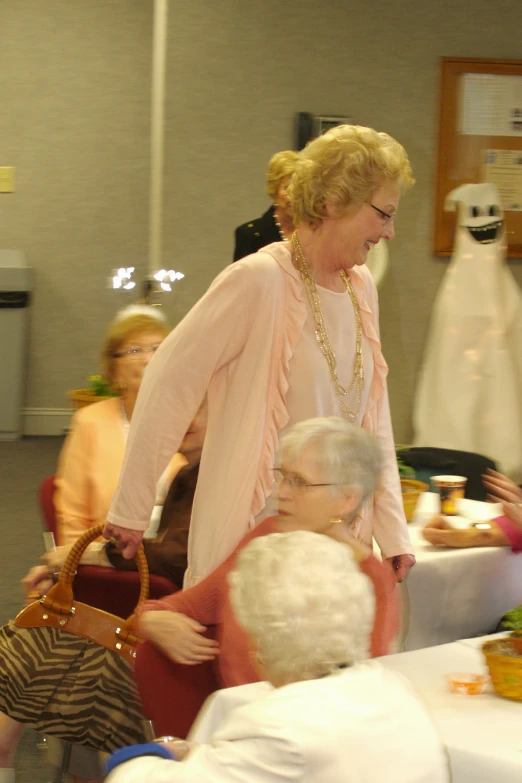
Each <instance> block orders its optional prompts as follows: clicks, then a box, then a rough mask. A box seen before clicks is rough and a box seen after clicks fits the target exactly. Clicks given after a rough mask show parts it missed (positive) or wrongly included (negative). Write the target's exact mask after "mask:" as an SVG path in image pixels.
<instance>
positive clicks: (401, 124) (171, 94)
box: [0, 0, 522, 441]
mask: <svg viewBox="0 0 522 783" xmlns="http://www.w3.org/2000/svg"><path fill="white" fill-rule="evenodd" d="M151 25H152V2H145V0H126V1H125V2H124V1H123V0H103V1H102V0H83V1H82V2H78V0H76V2H70V0H69V2H67V1H66V0H45V1H44V0H24V2H23V3H21V2H20V0H2V2H1V3H0V36H1V46H0V74H1V76H0V90H1V94H2V97H3V111H2V112H1V114H0V158H1V160H0V165H16V166H17V167H18V183H19V187H18V190H17V193H16V194H15V195H14V196H2V197H0V237H1V239H0V245H3V246H7V247H8V246H14V247H22V248H23V249H25V250H26V252H27V254H28V258H29V261H30V263H31V264H32V265H33V266H34V268H35V283H36V292H35V301H34V307H33V310H32V340H31V364H30V366H31V371H30V378H29V389H28V399H27V405H28V406H30V407H31V406H33V407H38V406H48V407H53V406H56V407H61V406H63V404H64V402H63V392H64V390H65V389H67V388H71V387H73V386H76V385H79V384H81V382H82V378H83V377H84V376H85V375H87V374H89V373H90V372H91V371H92V370H93V366H94V357H95V354H96V350H97V346H98V342H99V339H100V336H101V333H102V330H103V326H104V324H105V322H106V321H107V319H108V318H109V316H110V314H111V313H112V311H113V309H114V308H115V306H116V304H115V302H116V300H118V302H120V300H121V299H120V298H118V297H117V295H116V294H112V293H110V292H106V291H105V289H104V287H103V286H104V282H105V278H106V277H107V275H108V272H109V271H110V269H112V268H113V267H115V266H119V265H120V264H123V263H125V264H132V265H134V266H137V267H139V266H141V268H142V269H143V268H144V265H145V263H146V253H147V223H148V165H149V147H148V145H149V140H148V113H149V88H150V57H151V29H152V28H151ZM519 33H520V0H499V2H497V3H491V2H490V1H489V0H475V2H474V3H469V2H468V0H450V1H449V2H443V0H391V1H389V2H387V3H385V4H377V5H375V4H371V3H368V2H343V0H321V2H311V0H299V2H296V1H295V0H293V1H290V2H281V0H263V2H260V0H251V2H240V0H219V2H216V0H196V1H195V2H194V0H191V1H190V2H189V1H188V0H170V16H169V31H168V39H169V59H168V69H167V70H168V72H167V77H168V82H167V83H168V95H167V108H166V151H165V152H166V164H165V182H166V185H165V216H164V232H163V241H164V262H165V264H168V265H169V266H173V267H174V268H176V269H180V270H181V271H183V272H184V273H185V274H186V278H185V280H184V281H183V282H182V283H180V284H179V285H178V290H177V292H176V295H175V297H174V298H173V299H172V300H171V301H170V303H169V304H168V306H167V310H168V312H169V314H170V315H171V317H172V319H173V321H176V320H178V319H179V318H180V317H182V315H183V314H184V313H185V312H186V311H187V309H188V308H189V307H190V306H191V305H192V304H193V303H194V302H195V301H196V299H197V298H198V297H199V296H200V295H201V294H202V293H203V291H204V290H205V289H206V287H207V286H208V284H209V282H210V280H211V279H212V278H213V277H214V276H215V274H216V273H217V272H218V271H219V270H220V269H222V268H223V267H224V266H225V265H226V264H227V263H228V262H229V260H230V258H231V253H232V237H233V229H234V227H235V226H236V225H237V224H239V223H241V222H243V221H244V220H247V219H249V218H252V217H254V216H257V215H258V214H260V213H261V212H262V211H263V210H264V209H265V208H266V206H267V205H268V202H267V200H266V198H265V197H264V196H263V190H264V171H265V167H266V162H267V160H268V158H269V157H270V155H271V154H272V153H274V152H275V151H277V150H279V149H283V148H286V147H289V146H292V145H293V141H294V128H293V121H294V115H295V112H297V111H311V112H314V113H335V114H346V115H348V116H350V117H352V118H353V120H354V121H355V122H357V123H359V124H365V125H372V126H374V127H376V128H378V129H379V130H386V131H388V132H389V133H391V134H392V135H394V136H396V137H397V138H398V139H399V140H400V141H401V142H402V143H403V144H404V145H405V147H406V148H407V149H408V151H409V153H410V157H411V160H412V164H413V167H414V173H415V176H416V178H417V183H418V184H417V185H416V187H415V189H414V190H413V191H412V192H411V193H410V194H409V195H408V196H407V197H405V199H404V201H403V204H401V210H400V216H399V218H398V220H397V238H396V239H395V241H394V242H393V243H392V244H391V245H390V255H391V271H390V272H389V274H388V277H387V279H386V280H385V283H384V285H383V288H382V291H381V330H382V337H383V344H384V349H385V355H386V357H387V359H388V362H389V364H390V380H389V383H390V393H391V400H392V412H393V418H394V424H395V430H396V436H397V440H401V441H406V440H408V438H409V437H410V435H411V403H412V396H413V392H414V382H415V377H416V373H417V369H418V366H419V363H420V361H421V356H422V347H423V342H424V339H425V335H426V330H427V326H428V319H429V312H430V308H431V304H432V301H433V296H434V294H435V292H436V290H437V287H438V285H439V282H440V279H441V276H442V274H443V272H444V270H445V267H446V262H445V261H443V260H440V259H435V258H434V257H433V256H432V252H431V245H432V213H433V189H434V172H435V165H436V160H435V155H436V124H437V101H438V68H439V58H440V57H441V56H460V57H465V56H477V57H492V58H516V57H519V56H520V35H519ZM512 267H513V268H514V269H515V273H516V274H517V277H519V279H520V280H521V281H522V274H519V270H518V267H517V265H516V264H512ZM70 268H72V269H73V270H74V277H73V279H72V280H70V281H66V279H65V277H64V275H65V272H66V270H67V269H70Z"/></svg>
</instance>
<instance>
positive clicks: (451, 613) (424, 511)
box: [402, 492, 522, 651]
mask: <svg viewBox="0 0 522 783" xmlns="http://www.w3.org/2000/svg"><path fill="white" fill-rule="evenodd" d="M436 503H437V496H436V495H435V494H434V493H431V492H426V493H424V494H423V495H422V496H421V498H420V501H419V503H418V505H417V510H416V512H415V515H414V518H413V522H412V523H411V524H410V525H409V528H410V535H411V539H412V544H413V551H414V553H415V557H416V558H417V565H416V566H415V568H412V570H411V571H410V574H409V576H408V579H407V581H406V584H405V586H403V588H402V595H403V604H404V610H403V625H404V628H403V633H402V647H403V649H404V650H406V651H409V650H418V649H421V648H424V647H431V646H433V645H437V644H444V643H446V642H453V641H456V640H458V639H462V638H464V637H472V636H480V635H482V634H485V633H490V632H491V631H493V630H494V629H495V627H496V624H497V623H498V621H499V619H500V618H501V617H502V615H503V614H504V613H505V612H507V611H509V610H510V609H513V608H514V607H515V606H517V605H518V604H520V603H521V602H522V556H520V555H514V554H513V553H512V552H511V549H510V548H509V547H482V548H470V549H444V548H441V547H434V546H432V545H431V544H429V543H428V542H427V541H425V540H424V539H423V538H422V535H421V527H422V525H423V524H425V522H426V521H427V520H428V519H429V517H430V515H431V514H433V513H435V512H436ZM458 510H459V513H460V514H461V515H463V516H460V517H454V518H452V519H453V520H454V524H456V525H458V526H468V525H469V524H470V521H472V520H474V521H476V520H480V519H491V518H493V517H495V516H498V515H499V514H500V513H502V512H501V510H500V508H499V507H498V506H496V505H493V504H491V503H480V502H479V501H475V500H463V501H461V505H460V508H459V509H458ZM464 515H465V516H464Z"/></svg>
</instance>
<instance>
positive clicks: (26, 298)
mask: <svg viewBox="0 0 522 783" xmlns="http://www.w3.org/2000/svg"><path fill="white" fill-rule="evenodd" d="M30 298H31V269H30V268H29V267H28V266H27V264H26V261H25V255H24V253H23V252H22V251H21V250H0V360H1V367H2V371H1V372H0V440H16V439H17V438H20V437H21V436H22V434H23V424H22V411H21V409H22V407H23V404H24V394H25V386H26V375H27V348H28V342H29V339H28V338H29V304H30Z"/></svg>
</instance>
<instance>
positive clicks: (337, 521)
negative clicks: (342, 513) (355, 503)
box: [330, 517, 344, 525]
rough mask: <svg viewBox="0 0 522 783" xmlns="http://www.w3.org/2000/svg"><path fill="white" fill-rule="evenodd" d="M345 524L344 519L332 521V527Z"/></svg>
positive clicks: (336, 518) (338, 518) (339, 518)
mask: <svg viewBox="0 0 522 783" xmlns="http://www.w3.org/2000/svg"><path fill="white" fill-rule="evenodd" d="M343 522H344V519H343V518H342V517H335V518H334V519H331V520H330V524H331V525H342V523H343Z"/></svg>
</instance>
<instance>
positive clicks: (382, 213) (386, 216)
mask: <svg viewBox="0 0 522 783" xmlns="http://www.w3.org/2000/svg"><path fill="white" fill-rule="evenodd" d="M368 206H370V207H371V208H372V209H374V210H375V211H376V212H378V213H379V215H380V216H381V217H382V224H383V226H386V225H387V224H388V223H391V221H392V220H395V218H396V217H397V213H396V212H394V213H393V215H389V214H388V213H387V212H385V211H384V209H379V207H376V206H375V204H370V203H368Z"/></svg>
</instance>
